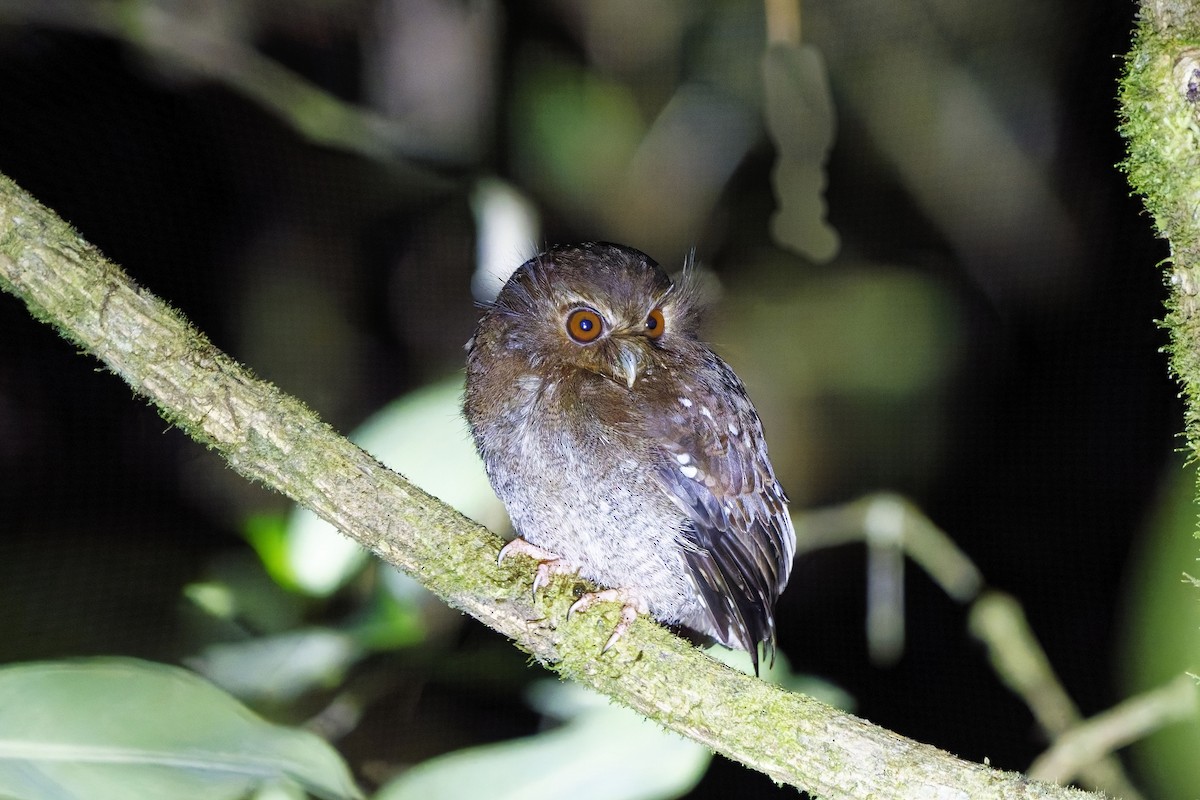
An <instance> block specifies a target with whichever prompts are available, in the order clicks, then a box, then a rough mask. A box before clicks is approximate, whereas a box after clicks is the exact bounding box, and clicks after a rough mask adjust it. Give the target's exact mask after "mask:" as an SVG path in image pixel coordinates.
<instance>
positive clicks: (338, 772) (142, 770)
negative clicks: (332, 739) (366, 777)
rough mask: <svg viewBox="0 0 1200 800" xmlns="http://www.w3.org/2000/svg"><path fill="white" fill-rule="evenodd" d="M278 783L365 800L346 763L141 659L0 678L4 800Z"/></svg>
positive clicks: (58, 666) (214, 795)
mask: <svg viewBox="0 0 1200 800" xmlns="http://www.w3.org/2000/svg"><path fill="white" fill-rule="evenodd" d="M273 783H282V784H287V783H292V784H297V785H299V786H300V787H303V788H304V789H305V790H306V791H308V792H310V793H311V794H313V795H316V796H317V797H320V798H326V799H327V800H335V799H340V798H359V797H361V796H362V795H361V793H360V792H359V791H358V789H357V788H356V787H355V785H354V783H353V780H352V779H351V777H350V774H349V771H348V770H347V769H346V765H345V764H344V763H343V761H342V760H341V757H340V756H338V754H337V753H336V752H335V751H334V750H333V749H332V748H331V747H330V746H329V745H328V744H326V743H325V742H323V741H321V740H320V739H318V738H317V737H316V736H314V735H312V734H310V733H307V732H304V731H300V730H294V729H291V728H285V727H282V726H279V725H273V724H271V723H269V722H266V721H265V720H263V719H261V718H260V717H258V716H257V715H255V714H254V713H252V712H251V711H250V710H249V709H247V708H246V707H245V706H243V705H241V704H240V703H238V702H237V701H236V700H234V699H233V698H232V697H230V696H229V695H227V694H225V693H224V692H222V691H220V690H219V689H217V688H216V687H214V686H212V685H211V684H209V683H206V682H205V681H203V680H202V679H200V678H199V677H197V676H196V675H193V674H192V673H190V672H187V671H185V670H182V669H179V668H177V667H171V666H167V665H164V664H153V663H149V662H145V661H137V660H134V659H91V660H84V661H69V662H39V663H30V664H19V665H15V666H10V667H4V668H0V797H4V798H20V800H50V799H51V798H53V800H74V798H79V799H80V800H109V798H112V800H129V798H143V797H144V798H151V797H152V798H155V800H171V798H187V800H224V798H229V800H234V799H235V798H243V797H246V796H247V795H248V794H250V793H251V792H252V791H255V790H257V789H259V788H260V787H264V786H267V785H270V784H273Z"/></svg>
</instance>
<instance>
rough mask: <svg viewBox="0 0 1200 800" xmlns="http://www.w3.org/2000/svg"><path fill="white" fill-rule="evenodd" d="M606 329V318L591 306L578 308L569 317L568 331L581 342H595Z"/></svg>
mask: <svg viewBox="0 0 1200 800" xmlns="http://www.w3.org/2000/svg"><path fill="white" fill-rule="evenodd" d="M603 330H604V319H603V318H602V317H601V316H600V315H599V314H597V313H596V312H595V311H593V310H592V309H590V308H577V309H575V310H574V311H572V312H571V314H570V316H568V317H567V333H568V334H570V336H571V338H572V339H574V340H575V341H577V342H579V343H580V344H587V343H589V342H594V341H596V339H597V338H598V337H599V336H600V334H601V332H603Z"/></svg>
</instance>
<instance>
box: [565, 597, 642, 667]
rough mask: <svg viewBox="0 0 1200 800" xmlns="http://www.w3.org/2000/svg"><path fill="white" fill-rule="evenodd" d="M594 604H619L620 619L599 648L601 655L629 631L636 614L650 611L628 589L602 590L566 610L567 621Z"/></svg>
mask: <svg viewBox="0 0 1200 800" xmlns="http://www.w3.org/2000/svg"><path fill="white" fill-rule="evenodd" d="M596 603H621V604H622V606H621V619H620V621H619V622H617V627H615V628H613V632H612V635H611V636H609V637H608V641H607V642H605V643H604V647H603V648H601V650H600V652H601V654H603V653H607V652H608V651H609V650H610V649H611V648H612V646H613V645H614V644H616V643H617V640H619V639H620V638H621V637H622V636H623V635H624V634H625V631H627V630H629V626H630V625H632V624H633V621H634V620H636V619H637V615H638V614H647V613H649V611H650V609H649V607H648V606H647V604H646V601H645V600H644V599H643V598H642V597H641V596H640V595H639V594H638V593H637V592H634V591H632V590H630V589H603V590H601V591H599V592H588V593H587V594H585V595H584V596H583V597H580V598H579V599H578V600H576V601H575V602H574V603H572V604H571V607H570V608H568V609H567V619H570V618H571V615H572V614H573V613H575V612H576V611H579V612H583V611H587V610H588V609H589V608H591V607H592V606H594V605H596Z"/></svg>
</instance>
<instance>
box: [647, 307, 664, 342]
mask: <svg viewBox="0 0 1200 800" xmlns="http://www.w3.org/2000/svg"><path fill="white" fill-rule="evenodd" d="M666 328H667V323H666V320H664V319H663V313H662V309H661V308H656V309H654V310H653V311H651V312H650V316H648V317H646V335H647V336H649V337H650V338H651V339H657V338H658V337H660V336H662V335H663V331H664V330H666Z"/></svg>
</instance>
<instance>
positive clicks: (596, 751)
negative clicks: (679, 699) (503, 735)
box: [375, 681, 712, 800]
mask: <svg viewBox="0 0 1200 800" xmlns="http://www.w3.org/2000/svg"><path fill="white" fill-rule="evenodd" d="M531 699H532V700H533V702H534V705H536V706H538V707H539V708H540V709H541V710H542V711H543V712H545V713H548V714H551V715H553V716H557V717H564V716H570V717H572V718H571V720H570V721H569V722H568V723H566V724H565V725H562V726H560V727H557V728H554V729H552V730H549V731H547V732H545V733H542V734H538V735H537V736H530V737H527V738H524V739H515V740H512V741H508V742H501V743H499V744H492V745H485V746H483V747H472V748H469V749H466V750H460V751H458V752H456V753H451V754H449V755H445V756H442V757H440V758H434V759H431V760H429V761H426V762H425V763H423V764H421V765H419V766H417V767H414V768H413V769H411V770H409V771H408V772H406V773H404V774H403V775H401V776H400V777H399V778H397V779H395V780H394V781H392V782H391V783H389V784H388V785H387V786H385V787H384V788H383V789H382V790H380V792H379V793H378V794H377V795H376V796H375V800H443V798H444V800H458V798H462V797H486V798H488V800H510V799H511V800H516V799H517V798H522V799H523V798H529V797H564V798H570V800H659V799H660V798H663V799H665V798H672V797H679V796H681V795H683V794H685V793H686V792H687V791H688V790H690V789H691V788H692V787H693V786H695V785H696V783H697V782H698V781H699V780H700V778H701V776H702V775H703V774H704V771H705V770H706V769H707V768H708V763H709V761H710V760H711V758H712V754H711V753H710V752H709V750H708V749H707V748H706V747H704V746H702V745H699V744H697V743H695V742H692V741H690V740H687V739H684V738H683V737H681V736H679V735H677V734H674V733H670V732H667V731H664V730H663V729H662V728H660V727H659V726H658V725H656V724H655V723H653V722H650V721H648V720H646V719H644V718H643V717H641V716H640V715H639V714H636V713H634V712H633V711H630V710H628V709H625V708H620V707H618V706H614V705H612V704H611V702H610V701H609V700H608V699H607V698H604V697H602V696H600V695H597V694H595V693H593V692H588V691H586V690H584V689H582V688H580V687H578V686H575V685H573V684H561V683H556V682H553V681H545V682H543V683H540V684H537V685H535V686H534V694H533V697H532V698H531Z"/></svg>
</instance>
